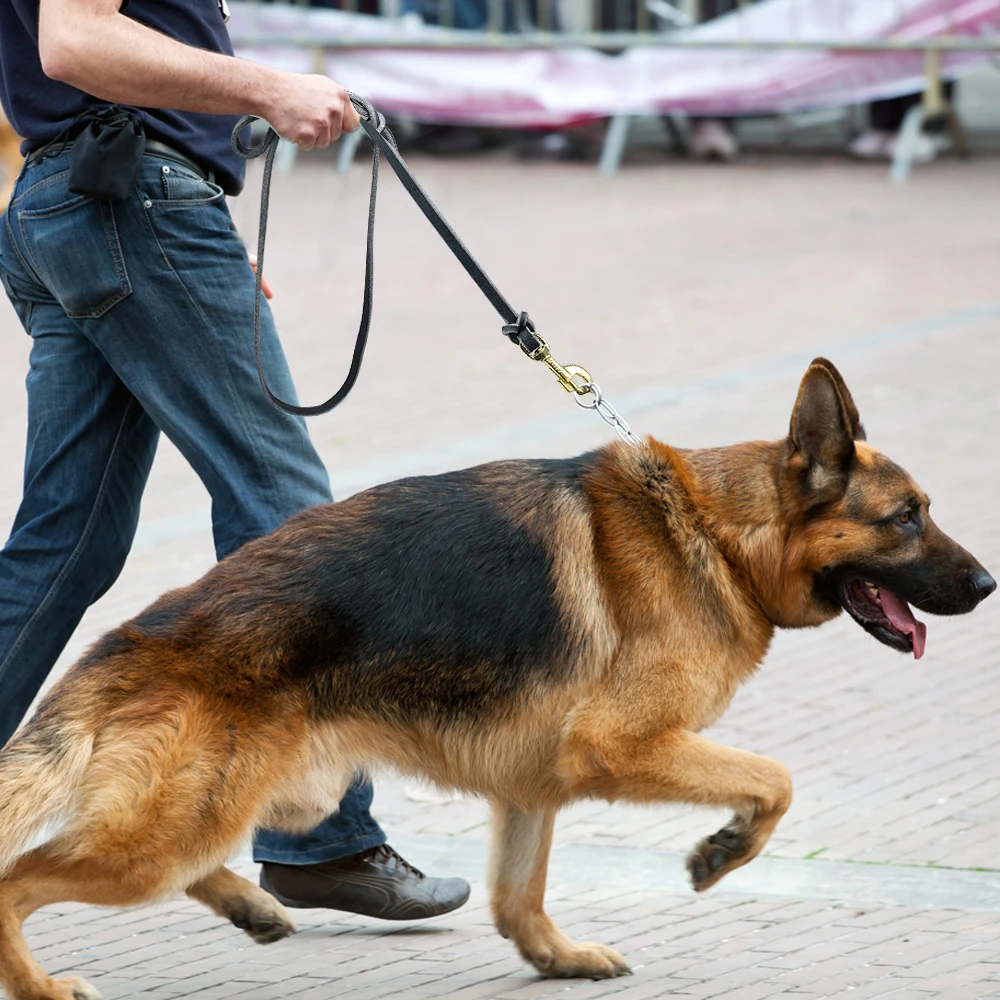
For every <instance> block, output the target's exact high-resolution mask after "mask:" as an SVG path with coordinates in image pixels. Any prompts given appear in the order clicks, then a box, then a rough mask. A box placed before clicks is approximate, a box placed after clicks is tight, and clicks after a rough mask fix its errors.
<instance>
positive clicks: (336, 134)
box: [264, 73, 361, 149]
mask: <svg viewBox="0 0 1000 1000" xmlns="http://www.w3.org/2000/svg"><path fill="white" fill-rule="evenodd" d="M281 83H282V86H280V87H278V88H276V93H275V95H274V97H273V99H272V100H271V101H270V102H269V103H270V107H269V109H268V110H267V111H266V113H265V116H264V117H265V118H267V120H268V122H269V123H270V124H271V126H272V127H273V128H274V130H275V132H277V133H278V135H280V136H283V137H284V138H285V139H289V140H291V141H292V142H294V143H295V145H296V146H298V147H299V148H300V149H314V148H315V149H325V148H326V147H327V146H329V145H330V143H331V142H333V141H334V140H335V139H339V138H340V134H341V132H353V131H354V130H355V129H356V128H357V127H358V126H359V125H360V124H361V119H360V118H359V117H358V113H357V111H355V110H354V105H353V104H351V99H350V98H349V97H348V96H347V91H346V90H344V88H343V87H341V86H340V84H339V83H334V81H333V80H331V79H330V78H329V77H327V76H302V75H299V74H297V73H287V74H284V75H283V79H282V81H281Z"/></svg>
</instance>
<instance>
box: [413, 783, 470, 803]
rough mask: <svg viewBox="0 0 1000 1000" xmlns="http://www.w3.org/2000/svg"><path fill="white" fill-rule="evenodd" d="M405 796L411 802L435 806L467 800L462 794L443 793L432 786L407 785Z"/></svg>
mask: <svg viewBox="0 0 1000 1000" xmlns="http://www.w3.org/2000/svg"><path fill="white" fill-rule="evenodd" d="M405 795H406V797H407V798H408V799H409V800H410V801H411V802H426V803H428V804H429V805H433V806H446V805H448V803H449V802H461V801H462V800H463V799H464V798H465V796H464V795H463V794H462V793H461V792H450V791H442V790H441V789H440V788H437V787H435V786H434V785H431V784H423V785H407V786H406V792H405Z"/></svg>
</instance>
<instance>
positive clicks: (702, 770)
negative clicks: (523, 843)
mask: <svg viewBox="0 0 1000 1000" xmlns="http://www.w3.org/2000/svg"><path fill="white" fill-rule="evenodd" d="M606 731H607V730H605V732H606ZM562 770H563V772H564V774H565V776H566V777H567V779H568V781H569V784H570V787H571V789H572V791H573V794H574V797H577V798H604V799H608V800H610V801H614V800H616V799H625V800H627V801H630V802H687V803H690V804H692V805H705V806H727V807H729V808H730V809H732V810H733V812H734V815H733V818H732V819H731V820H730V821H729V823H727V824H726V825H725V826H724V827H723V828H722V829H721V830H719V831H718V832H717V833H713V834H712V835H711V836H710V837H706V838H705V839H704V840H703V841H702V842H701V843H700V844H698V846H697V847H695V849H694V851H693V852H692V853H691V855H690V856H689V857H688V864H687V867H688V871H689V872H690V874H691V883H692V885H693V886H694V888H695V889H696V890H697V891H698V892H702V891H704V890H705V889H707V888H709V887H710V886H713V885H715V883H716V882H718V881H719V879H721V878H722V876H723V875H725V874H726V873H727V872H731V871H732V870H733V869H735V868H739V867H741V866H742V865H745V864H746V863H747V862H748V861H751V860H753V859H754V858H755V857H756V856H757V855H758V854H759V853H760V852H761V850H762V849H763V847H764V845H765V844H766V843H767V841H768V838H769V837H770V836H771V834H772V833H773V832H774V828H775V827H776V826H777V825H778V820H780V819H781V817H782V816H783V815H784V814H785V812H787V810H788V807H789V806H790V805H791V802H792V779H791V777H790V775H789V774H788V770H787V769H786V768H785V767H784V765H783V764H779V763H778V761H776V760H772V759H771V758H770V757H762V756H760V755H759V754H755V753H749V752H747V751H746V750H737V749H734V748H733V747H726V746H721V745H720V744H718V743H713V742H712V741H711V740H707V739H705V738H704V737H703V736H699V735H698V734H697V733H692V732H688V731H687V730H674V731H671V732H667V733H662V734H660V735H658V736H656V737H653V738H650V739H644V740H643V739H638V738H634V737H626V736H621V737H619V738H617V739H610V738H608V737H607V736H605V735H601V736H594V735H591V734H588V733H587V732H586V730H583V731H578V732H575V733H573V734H571V736H570V737H569V739H568V740H567V742H566V745H565V748H564V758H563V767H562Z"/></svg>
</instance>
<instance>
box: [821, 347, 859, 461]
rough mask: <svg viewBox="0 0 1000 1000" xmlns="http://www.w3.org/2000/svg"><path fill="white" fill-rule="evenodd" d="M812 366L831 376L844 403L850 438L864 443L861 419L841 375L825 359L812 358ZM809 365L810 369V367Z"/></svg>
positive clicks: (831, 363)
mask: <svg viewBox="0 0 1000 1000" xmlns="http://www.w3.org/2000/svg"><path fill="white" fill-rule="evenodd" d="M812 365H819V366H820V367H822V368H825V369H826V370H827V371H828V372H829V373H830V374H831V375H832V376H833V381H834V382H836V383H837V390H838V392H839V393H840V398H841V399H842V400H843V402H844V409H845V412H846V413H847V418H848V421H849V422H850V427H851V437H853V438H854V440H855V441H864V440H866V438H865V428H864V425H863V424H862V423H861V417H860V416H859V414H858V408H857V407H856V406H855V405H854V400H853V398H852V397H851V390H850V389H848V388H847V383H846V382H845V381H844V377H843V375H841V374H840V372H839V371H837V367H836V365H834V363H833V362H832V361H827V359H826V358H813V359H812ZM812 365H810V367H812Z"/></svg>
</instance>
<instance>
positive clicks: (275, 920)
mask: <svg viewBox="0 0 1000 1000" xmlns="http://www.w3.org/2000/svg"><path fill="white" fill-rule="evenodd" d="M229 919H230V920H231V921H232V923H233V926H234V927H239V929H240V930H241V931H243V932H244V933H245V934H247V935H248V936H249V937H251V938H253V940H254V941H255V942H256V943H257V944H273V943H274V942H275V941H280V940H281V939H282V938H286V937H288V936H289V935H291V934H294V933H295V923H294V921H293V920H292V918H291V917H290V916H289V915H288V913H287V912H286V911H285V908H284V907H283V906H282V905H281V904H280V903H278V902H277V901H274V902H273V906H266V907H264V906H257V905H254V906H252V907H248V908H247V909H246V910H245V911H243V912H240V913H234V914H231V915H230V917H229Z"/></svg>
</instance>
